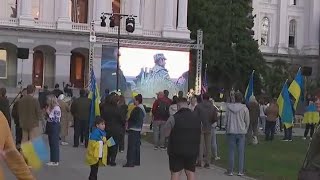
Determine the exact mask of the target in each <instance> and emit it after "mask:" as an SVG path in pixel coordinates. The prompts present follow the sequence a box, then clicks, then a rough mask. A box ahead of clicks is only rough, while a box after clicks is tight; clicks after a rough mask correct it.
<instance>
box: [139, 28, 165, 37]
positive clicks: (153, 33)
mask: <svg viewBox="0 0 320 180" xmlns="http://www.w3.org/2000/svg"><path fill="white" fill-rule="evenodd" d="M142 35H143V36H148V37H161V31H151V30H143V32H142Z"/></svg>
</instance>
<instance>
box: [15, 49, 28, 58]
mask: <svg viewBox="0 0 320 180" xmlns="http://www.w3.org/2000/svg"><path fill="white" fill-rule="evenodd" d="M17 56H18V58H19V59H29V49H28V48H18V53H17Z"/></svg>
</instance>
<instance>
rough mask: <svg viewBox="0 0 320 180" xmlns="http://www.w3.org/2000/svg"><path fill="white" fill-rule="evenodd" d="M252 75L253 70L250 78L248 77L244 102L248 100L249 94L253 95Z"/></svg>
mask: <svg viewBox="0 0 320 180" xmlns="http://www.w3.org/2000/svg"><path fill="white" fill-rule="evenodd" d="M253 76H254V70H253V71H252V73H251V76H250V79H249V83H248V86H247V89H246V93H245V96H244V97H245V99H246V103H248V102H249V99H250V97H251V96H254V94H253Z"/></svg>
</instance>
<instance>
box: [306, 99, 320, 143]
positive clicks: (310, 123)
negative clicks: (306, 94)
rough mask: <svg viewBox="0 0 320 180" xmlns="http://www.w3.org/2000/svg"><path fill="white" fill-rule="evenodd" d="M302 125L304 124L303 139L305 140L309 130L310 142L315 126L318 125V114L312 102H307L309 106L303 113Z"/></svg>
mask: <svg viewBox="0 0 320 180" xmlns="http://www.w3.org/2000/svg"><path fill="white" fill-rule="evenodd" d="M302 123H304V124H306V129H305V131H304V136H303V139H304V140H306V139H307V136H308V134H309V130H310V140H312V136H313V133H314V129H315V126H316V125H317V124H318V123H319V112H318V111H317V107H316V105H315V104H314V101H312V100H310V101H309V106H308V107H307V109H306V112H305V113H304V117H303V121H302Z"/></svg>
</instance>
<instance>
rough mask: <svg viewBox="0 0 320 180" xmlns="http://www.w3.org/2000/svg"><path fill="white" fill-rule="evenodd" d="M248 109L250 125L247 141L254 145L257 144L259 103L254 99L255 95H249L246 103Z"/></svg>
mask: <svg viewBox="0 0 320 180" xmlns="http://www.w3.org/2000/svg"><path fill="white" fill-rule="evenodd" d="M248 109H249V113H250V126H249V129H248V134H247V139H248V140H249V143H250V142H252V144H254V145H256V144H258V142H259V141H258V133H259V132H258V124H259V123H258V122H259V115H260V108H259V103H258V101H257V100H256V97H254V96H251V97H250V99H249V103H248Z"/></svg>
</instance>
